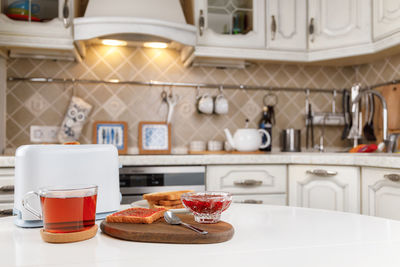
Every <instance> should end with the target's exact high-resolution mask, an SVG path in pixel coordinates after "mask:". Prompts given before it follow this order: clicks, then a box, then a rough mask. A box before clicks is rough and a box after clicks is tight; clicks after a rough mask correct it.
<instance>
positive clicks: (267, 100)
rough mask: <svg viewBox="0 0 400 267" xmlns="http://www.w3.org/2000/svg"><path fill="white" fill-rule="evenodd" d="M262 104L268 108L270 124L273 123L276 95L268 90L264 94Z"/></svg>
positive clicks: (276, 102)
mask: <svg viewBox="0 0 400 267" xmlns="http://www.w3.org/2000/svg"><path fill="white" fill-rule="evenodd" d="M263 102H264V105H265V106H266V107H267V108H268V111H267V112H268V117H269V118H270V119H271V124H272V125H275V109H274V107H275V106H276V105H277V104H278V96H277V95H276V94H274V93H272V91H271V92H269V93H267V94H265V95H264V98H263Z"/></svg>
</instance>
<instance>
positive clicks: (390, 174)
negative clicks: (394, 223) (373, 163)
mask: <svg viewBox="0 0 400 267" xmlns="http://www.w3.org/2000/svg"><path fill="white" fill-rule="evenodd" d="M361 179H362V180H361V181H362V182H361V184H362V190H361V192H362V203H363V205H362V213H363V214H365V215H371V216H378V217H384V218H389V219H396V220H400V170H399V169H384V168H370V167H363V168H362V169H361Z"/></svg>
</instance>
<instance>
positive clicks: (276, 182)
mask: <svg viewBox="0 0 400 267" xmlns="http://www.w3.org/2000/svg"><path fill="white" fill-rule="evenodd" d="M206 189H207V190H209V191H227V192H230V193H232V194H233V201H234V202H237V203H253V204H271V205H286V202H287V201H286V198H287V194H286V191H287V167H286V165H218V166H207V173H206Z"/></svg>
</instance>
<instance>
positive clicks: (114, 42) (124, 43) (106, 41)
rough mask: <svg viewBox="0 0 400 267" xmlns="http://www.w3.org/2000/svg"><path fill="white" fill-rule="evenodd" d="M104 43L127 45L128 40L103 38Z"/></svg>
mask: <svg viewBox="0 0 400 267" xmlns="http://www.w3.org/2000/svg"><path fill="white" fill-rule="evenodd" d="M101 43H102V44H103V45H111V46H126V45H127V42H125V41H121V40H112V39H104V40H101Z"/></svg>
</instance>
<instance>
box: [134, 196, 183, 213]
mask: <svg viewBox="0 0 400 267" xmlns="http://www.w3.org/2000/svg"><path fill="white" fill-rule="evenodd" d="M131 206H132V207H140V208H147V209H148V208H149V203H148V202H147V200H144V199H143V200H138V201H135V202H132V203H131ZM170 211H172V212H173V213H188V212H190V210H189V209H186V208H183V209H171V210H170Z"/></svg>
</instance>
